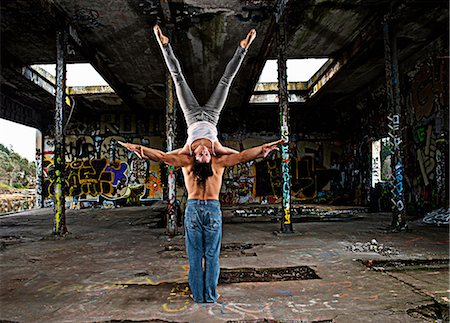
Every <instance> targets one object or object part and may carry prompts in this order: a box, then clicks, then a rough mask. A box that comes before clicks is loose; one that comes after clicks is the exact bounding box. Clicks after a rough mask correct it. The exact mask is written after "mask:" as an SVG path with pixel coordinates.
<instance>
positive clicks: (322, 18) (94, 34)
mask: <svg viewBox="0 0 450 323" xmlns="http://www.w3.org/2000/svg"><path fill="white" fill-rule="evenodd" d="M276 2H277V1H276V0H266V1H263V0H247V1H244V0H230V1H218V0H216V1H204V0H185V1H181V0H172V1H170V0H161V1H160V0H16V1H2V2H1V15H2V19H1V27H2V37H1V43H2V49H1V51H2V74H4V73H3V72H4V71H6V69H11V66H12V65H14V66H16V67H17V65H20V64H24V65H29V64H35V63H52V62H53V63H54V61H55V36H54V35H55V28H56V21H57V18H61V19H63V20H65V21H66V22H68V23H69V24H70V25H71V26H72V27H73V28H74V29H75V30H76V32H77V35H78V37H79V38H80V40H81V41H82V43H83V45H82V48H78V47H77V46H75V45H74V46H73V49H74V51H73V52H72V53H71V54H70V55H69V57H68V59H69V61H72V62H80V61H90V62H91V63H92V64H93V65H94V67H95V68H96V69H97V70H98V71H99V72H100V74H102V75H103V77H104V78H105V79H106V80H107V81H108V82H109V83H110V85H111V86H112V87H113V88H114V89H115V90H116V93H117V94H118V95H119V96H120V97H121V98H122V100H123V102H124V104H125V105H126V107H127V108H129V109H144V110H145V109H148V110H150V111H155V112H158V113H159V112H162V111H163V109H164V104H165V94H164V90H165V86H164V82H165V73H166V72H165V66H164V64H163V60H162V56H161V53H160V50H159V47H158V46H157V43H156V40H155V39H154V36H153V33H152V26H153V25H154V24H155V23H156V22H159V23H160V24H161V26H162V28H163V30H164V31H166V32H171V34H172V37H171V39H172V44H173V47H174V51H175V53H176V55H177V56H178V58H179V59H180V61H181V64H182V67H183V69H184V72H185V74H186V76H187V79H188V82H189V84H190V86H191V87H192V89H193V92H194V94H195V95H196V97H197V99H198V101H199V102H200V103H204V102H205V101H206V100H207V99H208V98H209V95H210V94H211V92H212V91H213V89H214V87H215V85H216V84H217V81H218V79H219V78H220V76H221V74H222V72H223V69H224V67H225V65H226V63H227V62H228V60H229V59H230V58H231V56H232V54H233V52H234V50H235V48H236V46H237V45H238V42H239V40H240V39H241V38H242V37H244V36H245V34H246V33H247V32H248V30H250V29H251V28H256V30H257V33H258V36H257V38H256V41H255V42H254V44H253V45H252V46H251V48H250V50H249V52H248V55H247V57H246V59H245V61H244V64H243V66H242V68H241V71H240V72H239V74H238V76H237V78H236V80H235V82H234V85H233V88H232V91H231V93H230V97H229V100H228V102H227V107H226V110H225V111H228V112H229V113H226V115H230V116H234V117H236V116H239V115H242V109H244V107H245V106H247V103H248V99H249V97H250V95H251V93H252V91H253V88H254V86H255V84H256V82H257V80H258V76H259V73H260V72H261V70H262V67H263V65H264V62H265V60H266V59H268V58H275V57H276V48H275V23H274V15H273V12H274V10H275V5H276ZM390 8H391V9H392V10H393V12H394V14H395V18H396V19H397V20H398V23H399V26H400V28H399V36H400V39H399V49H400V56H401V57H407V56H408V55H411V54H412V53H414V51H416V50H417V48H419V47H421V46H422V47H423V46H424V43H426V42H428V41H430V40H431V39H432V38H433V37H437V36H439V34H442V33H448V2H447V1H433V0H430V1H420V0H409V1H407V0H404V1H394V2H393V1H387V0H335V1H327V0H303V1H299V0H297V1H295V0H291V1H289V2H288V5H287V8H286V11H285V14H286V21H287V29H288V35H287V38H288V46H287V50H288V57H289V58H303V57H330V58H334V59H339V58H341V57H342V55H346V54H348V53H349V52H351V53H352V57H351V60H349V62H348V66H347V67H346V69H345V70H343V71H342V72H341V73H338V74H337V75H336V77H335V78H334V79H333V81H332V82H329V84H328V85H327V86H326V87H324V89H323V90H321V91H320V92H319V93H318V95H317V98H316V99H314V100H312V101H311V103H310V104H309V105H314V106H316V107H321V106H324V105H329V102H330V96H333V102H334V101H335V100H334V98H335V97H336V96H339V100H341V101H342V100H345V97H348V96H350V95H351V94H352V93H353V92H355V91H357V90H358V89H360V88H362V87H366V86H367V84H369V83H370V82H373V81H374V80H375V79H376V78H380V77H383V72H384V65H383V46H382V32H381V25H380V22H381V19H382V16H383V15H384V14H385V13H386V12H388V11H389V10H390ZM374 28H375V29H376V30H375V32H373V30H374ZM377 28H378V29H377ZM367 33H373V35H369V36H370V37H367V35H366V34H367ZM360 39H364V40H365V42H362V41H360ZM358 41H359V42H360V43H358ZM355 43H357V44H358V46H359V47H358V46H356V47H355ZM352 46H353V47H355V48H356V49H357V50H353V51H351V50H350V49H351V48H352ZM349 48H350V49H349ZM8 57H13V58H14V62H15V63H14V64H11V62H10V60H9V59H8ZM12 70H14V68H12ZM15 70H16V71H17V68H16V69H15ZM8 73H9V74H8V80H5V78H2V86H7V87H8V86H9V85H8V82H9V83H10V84H14V83H20V82H26V81H27V80H25V79H23V78H21V76H20V74H17V73H16V74H14V73H13V72H8ZM27 91H31V92H33V97H34V98H35V99H36V100H38V101H41V102H40V103H41V104H48V103H49V102H50V104H51V99H50V100H48V95H44V96H43V97H42V98H39V95H38V94H39V93H40V92H39V91H40V90H38V89H37V88H32V89H29V88H28V89H27ZM36 91H37V92H36ZM35 92H36V93H35ZM25 96H26V94H25ZM307 106H308V104H307ZM224 119H225V121H224V122H225V123H226V124H230V125H231V126H233V122H232V121H231V120H226V119H227V116H224Z"/></svg>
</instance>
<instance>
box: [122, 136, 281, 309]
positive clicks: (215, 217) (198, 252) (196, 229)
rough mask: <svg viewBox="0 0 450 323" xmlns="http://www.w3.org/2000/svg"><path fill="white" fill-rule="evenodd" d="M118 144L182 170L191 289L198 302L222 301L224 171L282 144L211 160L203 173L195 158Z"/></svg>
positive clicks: (268, 145)
mask: <svg viewBox="0 0 450 323" xmlns="http://www.w3.org/2000/svg"><path fill="white" fill-rule="evenodd" d="M119 143H120V144H121V145H123V146H124V147H125V148H127V149H128V150H130V151H133V152H135V153H136V154H137V155H138V156H139V157H141V158H148V159H150V160H153V161H156V162H160V161H162V162H164V163H166V164H168V165H171V166H176V167H182V170H183V176H184V184H185V186H186V189H187V192H188V200H187V204H186V210H185V216H184V227H185V233H186V251H187V255H188V259H189V276H188V280H189V286H190V288H191V291H192V298H193V300H194V301H195V302H197V303H205V302H206V303H213V302H215V301H216V300H217V298H218V297H219V295H218V294H217V291H216V286H217V282H218V280H219V273H220V266H219V254H220V242H221V240H222V212H221V210H220V203H219V192H220V188H221V186H222V176H223V173H224V170H225V167H227V166H234V165H236V164H238V163H243V162H247V161H250V160H254V159H256V158H262V157H266V156H267V154H269V153H270V152H271V151H272V150H278V147H277V145H278V144H282V143H283V140H278V141H274V142H271V143H267V144H263V145H261V146H257V147H254V148H250V149H246V150H244V151H241V152H240V153H237V154H230V155H221V156H217V157H216V156H212V157H211V162H210V164H211V171H210V172H200V173H199V172H198V171H197V170H196V168H195V167H194V163H195V157H194V156H190V155H187V154H170V153H165V152H163V151H160V150H157V149H153V148H148V147H143V146H141V145H136V144H131V143H123V142H120V141H119ZM203 260H204V267H203Z"/></svg>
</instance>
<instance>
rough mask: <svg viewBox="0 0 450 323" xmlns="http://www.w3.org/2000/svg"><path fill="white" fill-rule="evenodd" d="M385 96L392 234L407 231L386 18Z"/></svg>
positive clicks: (391, 36)
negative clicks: (389, 152)
mask: <svg viewBox="0 0 450 323" xmlns="http://www.w3.org/2000/svg"><path fill="white" fill-rule="evenodd" d="M383 36H384V53H385V70H386V95H387V102H388V105H389V110H390V111H391V114H390V116H388V119H389V137H390V139H391V145H390V146H391V165H392V180H391V193H392V197H391V201H392V204H393V208H392V210H393V212H392V230H393V231H402V230H405V229H406V228H407V224H406V205H405V197H404V186H403V176H404V175H403V173H404V167H403V162H402V159H403V149H402V146H403V140H402V123H401V121H402V120H401V119H402V109H401V103H400V85H399V74H398V56H397V35H396V28H395V27H393V26H392V24H391V21H390V18H389V16H388V15H386V16H385V17H384V23H383Z"/></svg>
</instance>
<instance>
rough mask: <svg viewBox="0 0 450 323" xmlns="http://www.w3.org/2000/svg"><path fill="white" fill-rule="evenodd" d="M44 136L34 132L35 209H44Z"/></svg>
mask: <svg viewBox="0 0 450 323" xmlns="http://www.w3.org/2000/svg"><path fill="white" fill-rule="evenodd" d="M43 152H44V136H43V135H42V132H41V131H39V130H36V208H38V209H42V208H43V207H44V190H43V183H44V171H43V168H42V167H43V164H44V154H43Z"/></svg>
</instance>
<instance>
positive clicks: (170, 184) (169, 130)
mask: <svg viewBox="0 0 450 323" xmlns="http://www.w3.org/2000/svg"><path fill="white" fill-rule="evenodd" d="M171 36H172V35H171V33H170V32H169V37H171ZM175 137H176V102H175V87H174V84H173V80H172V77H171V76H170V73H169V72H166V141H167V152H169V151H172V150H173V148H174V144H175ZM176 193H177V190H176V173H175V167H174V166H170V165H168V166H167V217H166V219H167V227H166V231H167V234H168V235H170V236H174V235H176V234H177V231H178V230H177V205H176V198H177V196H176Z"/></svg>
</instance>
